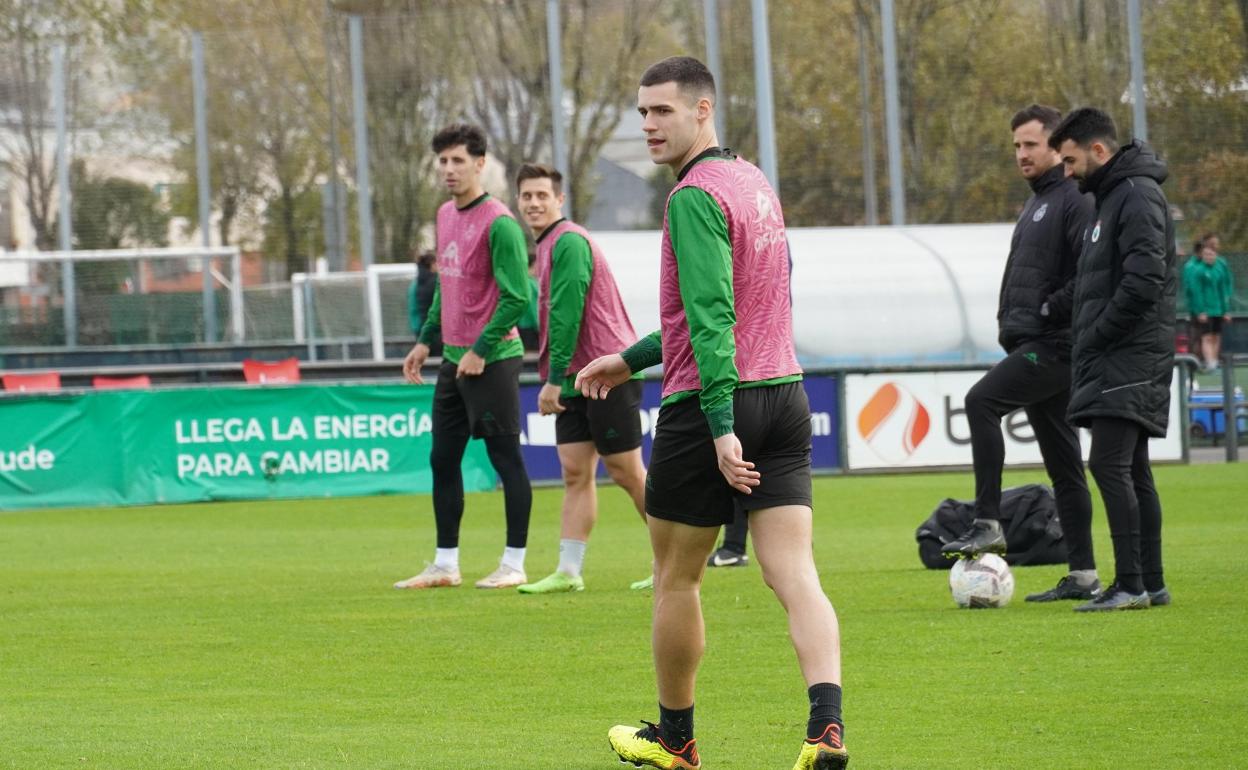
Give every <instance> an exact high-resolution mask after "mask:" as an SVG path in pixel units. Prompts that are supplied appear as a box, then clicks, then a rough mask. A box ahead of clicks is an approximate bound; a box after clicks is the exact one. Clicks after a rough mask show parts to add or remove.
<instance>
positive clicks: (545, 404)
mask: <svg viewBox="0 0 1248 770" xmlns="http://www.w3.org/2000/svg"><path fill="white" fill-rule="evenodd" d="M562 392H563V388H561V387H559V386H558V385H551V384H550V383H549V382H548V383H546V384H545V385H543V386H542V389H541V391H540V392H538V394H537V411H538V412H540V413H541V414H559V413H560V412H563V411H566V410H567V407H565V406H564V405H563V404H561V403H559V394H560V393H562Z"/></svg>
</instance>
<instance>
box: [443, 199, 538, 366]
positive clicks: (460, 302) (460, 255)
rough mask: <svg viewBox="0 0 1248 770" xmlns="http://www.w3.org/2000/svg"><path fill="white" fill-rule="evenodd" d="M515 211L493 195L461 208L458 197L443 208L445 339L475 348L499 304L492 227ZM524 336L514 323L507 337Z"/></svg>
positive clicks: (507, 338) (446, 341)
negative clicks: (457, 204) (510, 209)
mask: <svg viewBox="0 0 1248 770" xmlns="http://www.w3.org/2000/svg"><path fill="white" fill-rule="evenodd" d="M509 216H511V211H509V210H508V209H507V207H506V206H505V205H503V204H502V203H501V202H499V201H497V200H495V199H493V198H488V199H486V200H484V201H482V202H480V203H478V204H477V205H475V206H473V207H472V208H470V209H467V210H465V211H460V210H459V209H457V208H455V201H453V200H451V201H447V202H446V203H443V204H442V206H441V207H440V208H439V209H438V225H437V227H438V283H439V286H440V287H441V288H440V291H441V293H442V340H443V341H444V342H445V343H446V344H448V345H457V346H459V347H471V346H472V344H473V343H474V342H476V341H477V337H479V336H481V330H482V329H484V328H485V325H486V324H487V323H489V320H490V317H491V316H493V315H494V309H495V308H496V307H498V283H497V282H496V281H495V280H494V263H493V261H492V260H491V258H490V225H492V224H493V223H494V220H495V219H497V218H498V217H509ZM518 336H520V333H519V332H518V331H516V329H515V327H512V329H511V331H509V332H507V334H506V335H505V336H504V337H503V339H505V340H512V339H515V338H516V337H518Z"/></svg>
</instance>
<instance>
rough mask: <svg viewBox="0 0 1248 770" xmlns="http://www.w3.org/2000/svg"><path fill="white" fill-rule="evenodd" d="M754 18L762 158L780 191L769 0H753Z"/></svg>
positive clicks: (773, 183)
mask: <svg viewBox="0 0 1248 770" xmlns="http://www.w3.org/2000/svg"><path fill="white" fill-rule="evenodd" d="M750 7H751V10H752V11H753V20H754V96H755V101H756V102H757V103H758V106H757V110H758V112H757V116H758V162H759V166H760V167H761V168H762V170H763V173H764V174H765V175H766V176H767V181H769V182H771V186H772V188H773V189H775V191H776V192H777V194H778V193H779V192H780V172H779V171H778V169H777V168H776V114H775V105H774V103H773V100H772V95H771V39H770V36H769V34H768V32H767V0H751V1H750Z"/></svg>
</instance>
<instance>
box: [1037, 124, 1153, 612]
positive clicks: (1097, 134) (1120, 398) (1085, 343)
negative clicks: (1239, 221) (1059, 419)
mask: <svg viewBox="0 0 1248 770" xmlns="http://www.w3.org/2000/svg"><path fill="white" fill-rule="evenodd" d="M1049 146H1050V147H1053V148H1054V149H1056V150H1057V151H1058V152H1059V153H1060V154H1061V158H1062V162H1063V163H1065V165H1066V169H1067V170H1068V171H1069V172H1070V173H1071V175H1072V176H1074V178H1075V179H1077V180H1079V188H1080V189H1081V190H1083V191H1085V192H1090V193H1092V194H1093V195H1094V196H1095V198H1096V212H1095V214H1094V215H1093V217H1094V221H1093V224H1092V226H1091V227H1090V228H1089V229H1088V233H1087V236H1086V237H1085V240H1084V243H1083V256H1082V257H1081V258H1080V261H1079V274H1078V278H1077V279H1076V282H1075V294H1074V323H1073V331H1074V337H1075V347H1074V380H1073V382H1072V384H1071V396H1070V408H1069V415H1070V421H1071V422H1073V423H1074V424H1075V425H1078V426H1080V427H1086V428H1090V429H1091V430H1092V452H1091V454H1090V455H1089V456H1088V467H1089V468H1090V469H1091V470H1092V476H1093V477H1094V478H1095V479H1096V485H1097V486H1098V487H1100V490H1101V497H1102V498H1103V499H1104V501H1105V512H1106V513H1107V514H1108V516H1109V534H1110V538H1111V539H1112V540H1113V543H1114V582H1113V583H1112V584H1111V585H1110V586H1109V587H1108V588H1106V589H1105V590H1104V591H1103V592H1101V593H1100V594H1099V595H1098V596H1097V597H1096V598H1094V599H1093V600H1092V601H1090V602H1087V603H1086V604H1081V605H1079V606H1078V607H1076V608H1075V609H1076V610H1078V611H1080V612H1096V611H1102V610H1123V609H1144V608H1146V607H1149V606H1150V605H1158V604H1169V603H1170V592H1169V591H1168V590H1167V589H1166V584H1165V580H1164V579H1163V575H1162V565H1161V500H1160V499H1159V498H1158V497H1157V488H1156V487H1155V486H1154V485H1153V471H1152V467H1151V465H1150V463H1149V459H1148V439H1149V437H1150V436H1156V437H1161V436H1165V435H1166V428H1167V421H1168V419H1169V416H1170V381H1171V378H1172V377H1173V375H1174V298H1175V285H1176V283H1177V280H1176V275H1175V253H1174V252H1175V248H1174V221H1173V220H1172V219H1171V217H1170V205H1169V203H1168V202H1167V201H1166V196H1165V194H1164V193H1163V192H1162V191H1161V184H1162V183H1163V182H1165V181H1166V177H1167V175H1168V172H1167V170H1166V164H1165V163H1163V162H1162V161H1161V159H1159V158H1158V157H1157V155H1156V154H1155V153H1154V152H1153V150H1152V148H1151V147H1149V146H1148V145H1147V144H1145V143H1144V142H1141V141H1138V140H1137V141H1133V142H1131V143H1130V144H1128V145H1126V146H1123V147H1120V146H1119V145H1118V137H1117V130H1116V128H1115V127H1114V121H1113V120H1112V119H1111V118H1110V117H1109V116H1108V115H1106V114H1105V113H1104V112H1101V111H1100V110H1097V109H1093V108H1091V107H1084V108H1081V109H1078V110H1075V111H1074V112H1072V113H1070V114H1069V115H1067V116H1066V118H1065V119H1064V120H1062V122H1061V123H1060V124H1058V126H1057V128H1056V129H1054V130H1053V134H1052V135H1051V136H1050V137H1049Z"/></svg>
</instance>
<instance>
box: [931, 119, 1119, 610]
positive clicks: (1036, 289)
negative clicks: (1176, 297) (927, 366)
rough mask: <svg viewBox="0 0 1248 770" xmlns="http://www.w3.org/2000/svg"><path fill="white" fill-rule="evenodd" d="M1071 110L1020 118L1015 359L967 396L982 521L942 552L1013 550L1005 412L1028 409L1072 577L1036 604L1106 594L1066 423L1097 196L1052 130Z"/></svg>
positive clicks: (1013, 256) (1004, 298)
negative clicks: (1086, 247)
mask: <svg viewBox="0 0 1248 770" xmlns="http://www.w3.org/2000/svg"><path fill="white" fill-rule="evenodd" d="M1061 119H1062V115H1061V113H1060V112H1058V111H1057V110H1055V109H1053V108H1052V107H1044V106H1041V105H1038V104H1033V105H1031V106H1029V107H1026V108H1024V109H1022V110H1019V112H1018V113H1017V114H1015V115H1014V118H1013V119H1012V120H1011V121H1010V129H1011V130H1012V131H1013V132H1014V160H1015V162H1016V163H1017V164H1018V169H1019V171H1020V172H1021V173H1022V175H1023V178H1024V179H1026V180H1027V183H1028V184H1029V185H1031V192H1032V195H1031V197H1030V198H1029V199H1028V200H1027V204H1026V205H1025V206H1023V213H1022V216H1020V217H1019V218H1018V224H1016V225H1015V226H1014V237H1013V239H1012V241H1011V243H1010V256H1009V258H1008V259H1007V260H1006V262H1005V273H1004V275H1002V277H1001V301H1000V307H999V309H998V310H997V323H998V324H999V327H1000V333H999V336H998V338H999V340H1000V342H1001V347H1003V348H1004V349H1005V352H1006V357H1005V358H1004V359H1003V360H1002V361H1000V362H999V363H998V364H997V365H996V366H994V367H992V369H990V370H988V373H987V374H985V375H984V376H983V378H982V379H981V380H980V381H979V382H977V383H975V385H974V386H973V387H972V388H971V389H970V391H968V392H967V394H966V419H967V422H968V423H969V425H970V430H971V455H972V457H973V458H974V464H975V521H974V522H973V523H972V524H971V526H970V527H969V528H968V529H967V531H966V532H965V533H964V534H963V535H962V536H961V537H959V538H958V539H956V540H954V541H953V542H951V543H948V544H946V545H945V547H944V548H943V549H941V550H942V551H943V552H944V553H945V554H946V555H947V556H950V557H955V556H973V555H976V554H979V553H983V552H993V553H999V554H1002V555H1004V554H1005V550H1006V542H1005V533H1004V532H1003V531H1002V527H1001V467H1002V465H1004V463H1005V442H1004V440H1003V439H1002V437H1001V418H1002V417H1004V416H1005V415H1007V414H1009V413H1010V412H1012V411H1014V410H1015V409H1018V408H1020V407H1021V408H1022V409H1023V410H1024V411H1026V413H1027V420H1028V421H1029V422H1030V423H1031V429H1032V431H1034V432H1035V435H1036V442H1037V443H1038V444H1039V446H1040V455H1041V456H1042V457H1043V458H1044V467H1045V469H1046V470H1047V471H1048V474H1049V478H1050V479H1051V480H1052V482H1053V491H1054V493H1055V496H1056V498H1057V513H1058V517H1059V519H1060V520H1061V524H1062V535H1063V541H1064V542H1065V543H1066V552H1067V561H1068V563H1069V566H1070V574H1068V575H1066V576H1064V577H1063V578H1062V579H1061V580H1059V581H1058V583H1057V585H1056V586H1055V587H1053V588H1051V589H1049V590H1048V591H1044V592H1042V593H1038V594H1032V595H1030V596H1028V597H1027V601H1029V602H1049V601H1056V600H1059V599H1082V600H1085V601H1086V600H1088V599H1091V598H1092V597H1093V596H1095V595H1096V593H1097V592H1098V591H1099V590H1100V588H1101V584H1100V582H1099V580H1098V579H1097V575H1096V560H1095V559H1094V558H1093V555H1092V495H1091V494H1090V493H1089V492H1088V482H1087V478H1086V477H1085V476H1084V472H1083V455H1082V454H1081V452H1080V449H1079V434H1078V433H1076V432H1075V429H1074V428H1073V427H1071V425H1070V423H1068V422H1067V421H1066V406H1067V404H1069V403H1070V346H1071V341H1070V310H1071V298H1072V292H1073V291H1074V283H1075V267H1076V266H1077V264H1078V262H1079V254H1080V252H1081V251H1082V250H1083V231H1084V230H1085V229H1086V228H1087V225H1088V220H1089V218H1090V217H1091V214H1092V201H1091V200H1090V198H1089V196H1085V195H1083V194H1081V193H1080V192H1079V189H1078V187H1077V186H1076V184H1075V182H1074V180H1072V179H1067V178H1066V169H1065V168H1064V167H1063V166H1062V161H1061V158H1060V157H1058V154H1057V151H1056V150H1054V149H1053V148H1052V147H1049V134H1050V133H1051V132H1052V131H1053V129H1054V128H1056V127H1057V124H1058V123H1059V122H1060V121H1061Z"/></svg>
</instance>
